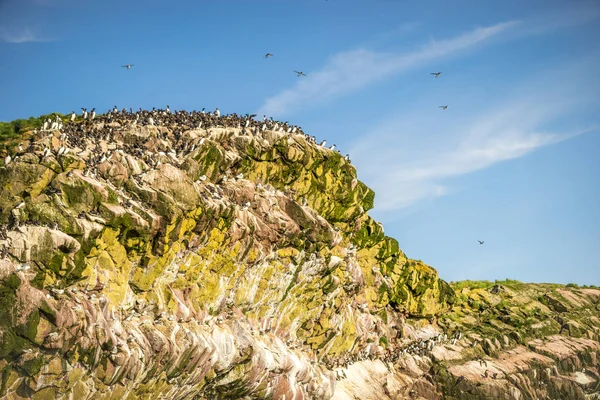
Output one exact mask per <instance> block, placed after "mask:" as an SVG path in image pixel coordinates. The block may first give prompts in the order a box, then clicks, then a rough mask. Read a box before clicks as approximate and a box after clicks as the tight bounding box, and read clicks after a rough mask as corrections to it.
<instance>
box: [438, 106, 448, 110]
mask: <svg viewBox="0 0 600 400" xmlns="http://www.w3.org/2000/svg"><path fill="white" fill-rule="evenodd" d="M440 108H441V109H442V110H445V109H446V108H448V106H440Z"/></svg>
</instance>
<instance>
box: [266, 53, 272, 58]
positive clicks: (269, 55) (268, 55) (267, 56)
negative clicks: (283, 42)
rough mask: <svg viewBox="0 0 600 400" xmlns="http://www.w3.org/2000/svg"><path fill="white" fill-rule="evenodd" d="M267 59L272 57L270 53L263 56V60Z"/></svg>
mask: <svg viewBox="0 0 600 400" xmlns="http://www.w3.org/2000/svg"><path fill="white" fill-rule="evenodd" d="M269 57H273V54H271V53H267V54H265V58H269Z"/></svg>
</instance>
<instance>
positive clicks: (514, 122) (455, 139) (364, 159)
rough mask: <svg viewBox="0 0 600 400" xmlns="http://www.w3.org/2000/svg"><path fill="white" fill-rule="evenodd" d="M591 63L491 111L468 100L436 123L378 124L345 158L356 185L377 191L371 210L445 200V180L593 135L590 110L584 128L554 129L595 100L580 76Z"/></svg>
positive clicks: (411, 119)
mask: <svg viewBox="0 0 600 400" xmlns="http://www.w3.org/2000/svg"><path fill="white" fill-rule="evenodd" d="M597 62H598V57H595V58H593V60H592V59H588V60H586V61H585V62H582V63H578V64H576V65H573V66H571V67H569V68H564V69H561V70H555V71H553V72H550V73H546V74H543V76H540V77H538V78H537V79H535V80H534V81H533V82H532V83H529V84H521V85H516V86H517V87H519V89H516V90H514V92H513V93H512V94H510V95H508V96H506V97H505V98H504V99H502V100H500V101H498V102H497V103H496V104H494V106H493V107H491V108H485V109H481V108H478V107H477V106H476V104H477V103H478V102H477V99H476V98H474V99H472V100H471V101H469V103H470V104H471V107H469V108H468V109H467V108H466V107H465V108H463V109H462V111H461V109H451V108H449V109H448V110H447V111H441V110H438V109H435V110H433V111H435V112H438V113H439V115H443V117H438V118H436V117H435V115H432V113H431V112H422V111H421V112H410V113H409V114H408V115H402V116H398V117H395V118H393V119H391V120H388V121H385V122H383V123H381V124H379V125H378V126H377V127H376V128H375V129H373V131H372V132H371V133H370V134H367V135H366V136H365V137H363V138H362V139H360V140H359V141H358V142H357V143H355V145H354V148H353V150H352V152H351V154H352V155H353V157H352V160H353V163H355V164H356V165H357V168H358V171H359V172H360V175H361V179H363V180H365V181H366V182H367V183H368V184H369V185H370V186H371V187H372V188H373V189H374V190H375V192H376V193H377V198H376V210H378V211H380V212H386V211H394V210H399V209H403V208H406V207H409V206H412V205H414V204H415V203H418V202H420V201H423V200H427V199H433V198H436V197H439V196H443V195H446V194H448V193H450V192H452V191H453V188H452V186H451V182H450V180H451V179H452V178H456V177H459V176H461V175H465V174H468V173H471V172H474V171H478V170H481V169H484V168H488V167H490V166H492V165H494V164H497V163H499V162H502V161H506V160H510V159H514V158H518V157H522V156H524V155H526V154H529V153H531V152H532V151H534V150H536V149H538V148H540V147H543V146H548V145H551V144H555V143H558V142H561V141H564V140H567V139H569V138H572V137H575V136H578V135H581V134H584V133H587V132H592V131H598V129H599V128H600V123H599V122H600V119H599V118H598V117H597V116H595V114H594V113H593V110H592V113H590V114H588V115H587V117H590V115H591V118H588V119H585V118H583V119H581V121H586V122H581V123H580V125H574V124H572V123H571V124H570V125H567V127H566V128H564V127H563V128H557V127H558V126H561V121H562V122H563V123H562V125H563V126H564V125H565V124H564V118H565V117H566V118H570V117H572V116H573V115H574V114H576V113H578V112H579V111H580V109H581V108H582V107H581V106H582V105H585V104H598V102H599V101H600V94H599V93H600V92H599V91H598V89H600V88H599V87H598V86H599V81H598V80H597V79H596V80H592V81H590V80H589V79H586V78H585V77H587V76H589V74H590V73H591V72H592V71H593V66H594V65H596V63H597ZM547 82H559V83H558V84H556V85H554V86H548V85H547ZM473 105H474V106H473ZM467 110H468V111H467ZM441 113H444V114H441ZM448 113H452V114H448ZM455 114H456V115H455ZM445 117H448V118H449V119H446V118H445Z"/></svg>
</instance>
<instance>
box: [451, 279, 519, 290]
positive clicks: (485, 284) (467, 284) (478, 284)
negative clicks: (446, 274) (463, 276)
mask: <svg viewBox="0 0 600 400" xmlns="http://www.w3.org/2000/svg"><path fill="white" fill-rule="evenodd" d="M494 285H503V286H522V285H523V282H520V281H517V280H514V279H504V280H502V281H499V280H495V281H494V282H491V281H469V280H466V281H460V282H450V286H452V288H453V289H454V290H456V291H459V290H461V289H464V288H468V289H488V288H491V287H492V286H494Z"/></svg>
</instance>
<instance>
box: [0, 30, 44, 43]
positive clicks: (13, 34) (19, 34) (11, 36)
mask: <svg viewBox="0 0 600 400" xmlns="http://www.w3.org/2000/svg"><path fill="white" fill-rule="evenodd" d="M46 41H48V39H46V38H42V37H40V36H38V35H36V34H35V33H33V31H32V30H31V29H27V28H25V29H18V30H17V29H15V30H7V29H0V42H7V43H26V42H46Z"/></svg>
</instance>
